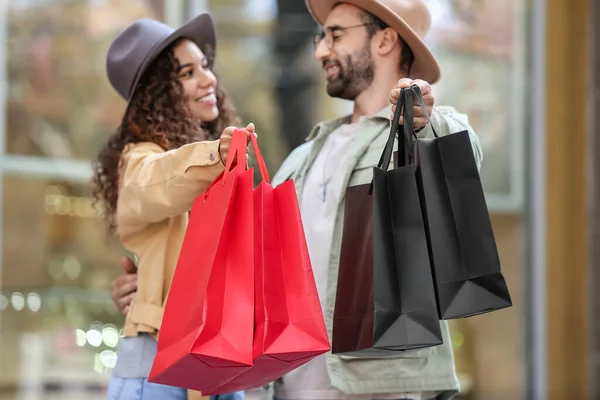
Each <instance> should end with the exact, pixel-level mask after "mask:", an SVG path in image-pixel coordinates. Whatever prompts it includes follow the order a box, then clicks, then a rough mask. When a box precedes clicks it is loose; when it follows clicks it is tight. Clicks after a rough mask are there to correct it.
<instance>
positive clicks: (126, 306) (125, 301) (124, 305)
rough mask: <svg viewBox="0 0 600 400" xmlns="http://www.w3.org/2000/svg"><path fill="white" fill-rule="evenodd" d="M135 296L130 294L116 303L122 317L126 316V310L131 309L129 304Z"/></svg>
mask: <svg viewBox="0 0 600 400" xmlns="http://www.w3.org/2000/svg"><path fill="white" fill-rule="evenodd" d="M134 296H135V293H130V294H128V295H127V296H125V297H121V298H120V299H119V301H118V303H119V309H120V310H121V313H123V314H124V315H126V314H127V310H129V308H130V307H131V302H132V301H133V297H134Z"/></svg>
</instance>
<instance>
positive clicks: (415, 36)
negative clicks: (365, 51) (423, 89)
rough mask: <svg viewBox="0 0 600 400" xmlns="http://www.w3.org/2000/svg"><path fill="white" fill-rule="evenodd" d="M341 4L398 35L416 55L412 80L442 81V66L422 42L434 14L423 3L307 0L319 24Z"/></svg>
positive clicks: (414, 0)
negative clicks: (374, 20)
mask: <svg viewBox="0 0 600 400" xmlns="http://www.w3.org/2000/svg"><path fill="white" fill-rule="evenodd" d="M338 3H347V4H352V5H353V6H356V7H358V8H361V9H363V10H365V11H368V12H370V13H371V14H373V15H375V16H376V17H378V18H379V19H381V20H382V21H383V22H385V23H386V24H388V25H389V26H390V27H391V28H392V29H395V30H396V32H398V34H399V35H400V37H401V38H402V40H404V42H405V43H406V44H407V45H408V47H410V49H411V50H412V52H413V54H414V55H415V61H414V63H413V65H412V68H411V71H410V78H412V79H423V80H424V81H427V82H429V83H435V82H436V81H437V80H439V79H440V75H441V72H440V66H439V64H438V62H437V60H436V59H435V57H434V55H433V53H432V52H431V50H429V47H427V45H426V44H425V42H424V41H423V38H424V37H425V35H426V34H427V32H428V31H429V28H430V27H431V14H430V12H429V8H428V7H427V5H426V4H425V1H424V0H343V1H340V0H306V6H307V7H308V10H309V11H310V13H311V14H312V16H313V18H314V19H315V20H316V21H317V22H318V23H319V24H320V25H323V23H324V22H325V20H326V19H327V16H328V15H329V13H330V12H331V10H332V9H333V7H334V6H335V5H336V4H338Z"/></svg>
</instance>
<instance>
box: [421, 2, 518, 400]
mask: <svg viewBox="0 0 600 400" xmlns="http://www.w3.org/2000/svg"><path fill="white" fill-rule="evenodd" d="M427 2H428V4H429V6H430V9H431V10H432V14H433V15H432V17H433V21H432V30H431V32H430V35H429V36H428V38H427V41H428V44H429V45H430V46H431V48H432V49H433V51H434V53H435V55H436V56H437V58H438V61H439V63H440V66H441V69H442V79H441V80H440V82H439V83H438V84H436V85H435V86H434V89H433V90H434V95H435V99H436V100H435V102H436V104H437V105H448V106H452V107H455V108H456V109H457V110H459V111H460V112H462V113H464V114H467V115H468V117H469V122H470V123H471V125H472V126H473V128H474V129H475V131H476V132H477V134H478V136H479V139H480V141H481V146H482V148H483V165H482V168H481V178H482V181H483V186H484V190H485V192H486V197H487V202H488V207H489V210H490V213H491V216H492V225H493V228H494V233H495V236H496V242H497V245H498V250H499V253H500V260H501V263H502V272H503V273H504V276H505V278H506V280H507V284H508V286H509V289H510V291H511V296H512V300H513V304H514V305H513V307H512V308H509V309H506V310H502V311H499V312H495V313H492V314H488V315H483V316H477V317H474V318H468V319H464V320H457V321H452V322H451V324H450V326H451V328H452V334H453V342H454V343H453V344H454V349H455V356H456V364H457V369H458V372H459V375H460V379H461V382H462V384H463V392H464V393H463V396H464V397H465V398H473V399H480V398H481V399H484V398H491V397H496V398H499V397H505V398H515V399H516V398H524V397H526V381H525V375H526V371H525V365H526V362H527V360H526V351H525V347H524V342H525V337H526V334H527V329H529V327H528V324H527V322H526V320H525V318H524V314H525V308H524V304H525V303H526V301H525V296H524V293H523V289H524V288H525V285H523V284H522V282H524V281H525V279H526V277H527V273H526V270H525V267H526V265H525V263H524V261H525V251H526V249H527V243H526V242H524V240H523V238H526V221H527V219H526V218H525V215H524V212H525V210H526V208H525V204H524V195H523V193H524V181H523V179H524V177H525V170H524V157H523V155H524V154H525V149H524V144H525V132H526V127H527V126H528V121H527V119H526V115H527V113H526V111H525V110H526V109H527V105H528V98H527V93H528V92H529V91H528V82H529V80H528V79H527V72H526V65H527V63H528V59H527V57H528V54H529V51H528V48H527V45H528V38H527V36H526V33H527V32H528V23H527V17H526V10H527V5H528V2H527V1H519V0H510V1H495V0H466V1H464V0H427Z"/></svg>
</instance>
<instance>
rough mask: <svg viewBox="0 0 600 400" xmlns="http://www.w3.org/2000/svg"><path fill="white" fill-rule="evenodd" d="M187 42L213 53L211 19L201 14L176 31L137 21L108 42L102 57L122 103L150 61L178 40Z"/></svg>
mask: <svg viewBox="0 0 600 400" xmlns="http://www.w3.org/2000/svg"><path fill="white" fill-rule="evenodd" d="M182 38H185V39H189V40H191V41H192V42H194V43H196V45H198V47H200V48H205V47H206V46H207V45H208V46H210V47H211V50H212V52H213V54H214V51H216V35H215V28H214V24H213V20H212V18H211V16H210V14H208V13H203V14H200V15H198V16H197V17H195V18H193V19H191V20H189V21H188V22H187V23H185V24H184V25H183V26H182V27H181V28H179V29H173V28H172V27H170V26H169V25H166V24H164V23H162V22H159V21H156V20H154V19H150V18H145V19H140V20H138V21H136V22H134V23H133V24H131V25H129V26H128V27H127V28H125V30H123V31H122V32H121V33H120V34H119V35H118V36H117V38H116V39H115V40H114V41H113V42H112V44H111V45H110V48H109V50H108V54H107V56H106V71H107V74H108V80H109V81H110V83H111V85H112V86H113V87H114V88H115V90H116V91H117V92H118V93H119V94H120V95H121V97H123V98H124V99H125V100H126V101H130V100H131V97H132V96H133V94H134V92H135V89H136V87H137V85H138V83H139V81H140V79H141V77H142V76H143V75H144V73H145V72H146V70H147V69H148V66H150V64H151V63H152V61H153V60H154V59H155V58H156V57H157V56H158V55H159V54H160V53H161V52H162V51H163V50H164V49H166V48H167V47H168V46H169V45H171V44H172V43H174V42H175V41H177V40H178V39H182Z"/></svg>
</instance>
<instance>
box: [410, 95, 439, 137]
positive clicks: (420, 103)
mask: <svg viewBox="0 0 600 400" xmlns="http://www.w3.org/2000/svg"><path fill="white" fill-rule="evenodd" d="M412 92H413V93H414V95H415V99H417V103H419V106H421V110H423V114H425V117H426V118H427V123H428V124H429V125H431V130H432V131H433V136H434V137H435V138H436V139H437V138H438V134H437V133H436V132H435V129H433V124H432V123H431V117H430V116H429V113H428V112H427V107H426V106H425V102H424V101H423V94H422V93H421V88H419V87H418V86H417V85H413V86H412ZM413 135H414V137H415V139H416V138H417V134H416V133H413Z"/></svg>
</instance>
